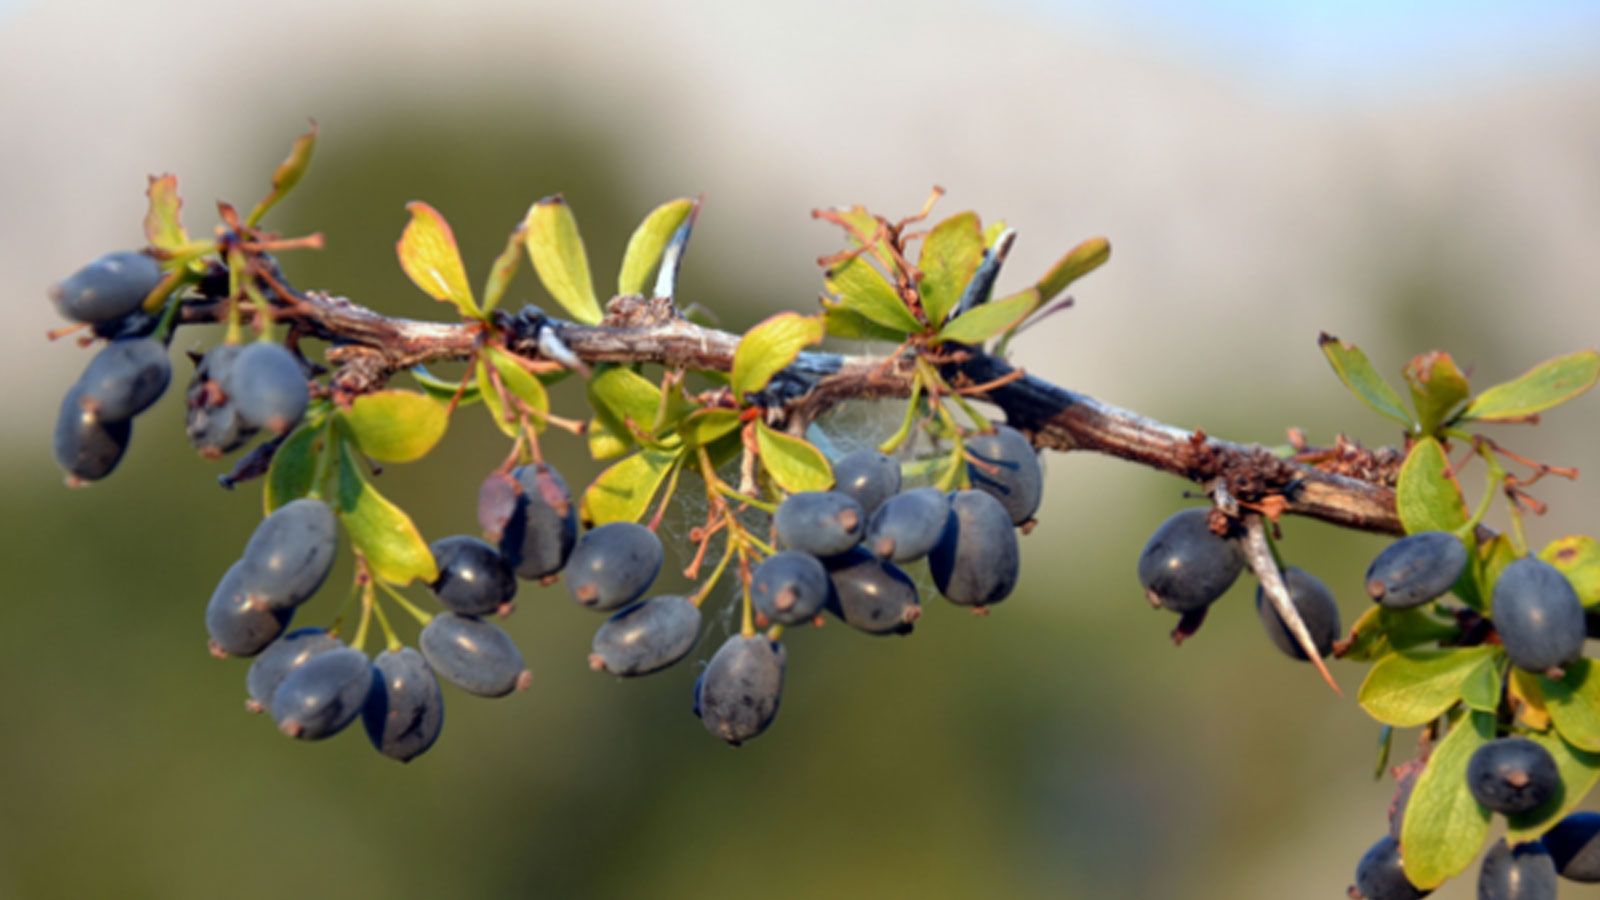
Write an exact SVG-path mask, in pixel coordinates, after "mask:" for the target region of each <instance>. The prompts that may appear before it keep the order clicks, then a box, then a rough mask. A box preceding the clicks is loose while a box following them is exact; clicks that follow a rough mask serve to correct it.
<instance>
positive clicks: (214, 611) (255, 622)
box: [206, 562, 294, 656]
mask: <svg viewBox="0 0 1600 900" xmlns="http://www.w3.org/2000/svg"><path fill="white" fill-rule="evenodd" d="M293 615H294V608H293V607H284V608H277V609H275V608H273V607H271V606H269V605H268V604H267V601H266V598H264V597H262V596H261V595H260V594H257V593H255V592H253V591H251V590H250V587H249V585H248V584H247V582H246V570H245V565H244V563H243V562H236V563H234V564H233V566H232V567H230V568H229V569H228V571H227V574H225V575H223V576H222V581H220V582H218V584H217V589H216V590H215V591H214V592H213V593H212V594H211V602H209V603H207V604H206V631H207V632H209V633H210V634H211V652H212V654H213V655H216V656H255V655H256V654H257V653H260V652H261V651H262V650H264V649H266V647H267V645H268V644H270V643H272V642H273V641H275V640H277V639H278V635H280V634H283V629H284V628H285V627H287V626H288V624H289V619H290V618H291V617H293Z"/></svg>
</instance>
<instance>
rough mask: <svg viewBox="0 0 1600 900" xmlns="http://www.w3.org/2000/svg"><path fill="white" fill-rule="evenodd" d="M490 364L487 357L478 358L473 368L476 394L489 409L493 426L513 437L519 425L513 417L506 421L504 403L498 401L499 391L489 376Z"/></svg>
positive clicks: (517, 431) (485, 407)
mask: <svg viewBox="0 0 1600 900" xmlns="http://www.w3.org/2000/svg"><path fill="white" fill-rule="evenodd" d="M490 365H491V363H490V362H489V361H488V360H487V359H479V360H478V364H477V365H476V366H475V367H474V369H473V372H474V376H473V377H474V379H475V380H476V381H477V383H478V396H480V397H482V398H483V408H484V409H486V410H488V411H489V420H490V421H492V422H494V427H496V428H498V429H500V431H501V432H502V433H503V434H504V435H505V436H506V437H508V438H515V437H516V436H517V434H518V433H519V430H520V428H521V426H520V425H519V424H518V423H517V422H516V420H515V419H513V420H512V421H510V422H508V421H506V408H505V404H503V403H501V402H500V392H499V391H496V390H495V389H494V382H493V381H491V380H490V378H489V366H490Z"/></svg>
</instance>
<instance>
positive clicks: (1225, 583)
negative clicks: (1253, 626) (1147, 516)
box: [1139, 507, 1244, 613]
mask: <svg viewBox="0 0 1600 900" xmlns="http://www.w3.org/2000/svg"><path fill="white" fill-rule="evenodd" d="M1210 521H1211V510H1210V509H1209V508H1205V507H1195V508H1193V509H1185V510H1181V511H1179V512H1177V513H1174V514H1173V515H1172V516H1170V517H1169V518H1168V519H1167V520H1166V521H1165V522H1162V523H1161V526H1160V527H1159V528H1157V529H1156V532H1155V534H1152V535H1151V536H1150V540H1149V542H1148V543H1146V544H1145V545H1144V550H1142V551H1141V552H1140V553H1139V583H1140V584H1142V585H1144V593H1145V596H1146V597H1148V598H1149V599H1150V602H1151V603H1154V604H1157V605H1159V606H1161V607H1162V608H1164V609H1170V610H1172V611H1173V612H1178V613H1186V612H1193V611H1195V610H1199V609H1204V608H1205V607H1207V606H1210V605H1211V604H1212V603H1215V602H1216V600H1217V598H1218V597H1221V596H1222V595H1223V594H1225V593H1227V592H1228V588H1230V587H1232V586H1233V582H1234V581H1235V580H1236V579H1237V578H1238V577H1239V573H1240V572H1241V571H1243V569H1244V553H1243V552H1242V551H1240V549H1239V545H1238V544H1237V543H1235V542H1233V541H1231V540H1229V539H1227V538H1224V537H1219V536H1218V535H1217V534H1215V533H1214V532H1212V530H1211V525H1210Z"/></svg>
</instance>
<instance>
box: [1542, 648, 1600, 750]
mask: <svg viewBox="0 0 1600 900" xmlns="http://www.w3.org/2000/svg"><path fill="white" fill-rule="evenodd" d="M1539 687H1540V688H1541V689H1542V690H1543V692H1544V705H1545V709H1547V710H1549V711H1550V720H1551V721H1552V722H1554V723H1555V726H1556V730H1557V731H1559V732H1561V736H1562V737H1564V738H1566V739H1567V743H1569V744H1571V745H1572V746H1574V747H1577V748H1578V749H1579V750H1588V751H1590V752H1593V753H1600V670H1597V669H1596V667H1595V665H1594V662H1593V661H1592V660H1589V659H1580V660H1578V661H1577V662H1574V663H1572V664H1570V665H1568V666H1567V671H1566V675H1565V676H1564V677H1563V678H1562V679H1561V680H1560V681H1551V680H1550V679H1549V678H1545V679H1543V680H1542V681H1541V682H1540V683H1539Z"/></svg>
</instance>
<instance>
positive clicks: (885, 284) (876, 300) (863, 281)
mask: <svg viewBox="0 0 1600 900" xmlns="http://www.w3.org/2000/svg"><path fill="white" fill-rule="evenodd" d="M824 281H825V283H826V285H827V288H828V291H829V292H830V293H832V294H833V295H834V296H835V297H838V298H839V305H840V306H842V307H844V308H845V309H848V310H850V311H852V312H854V313H857V314H859V315H861V316H862V317H863V318H866V319H867V320H869V321H871V322H875V323H876V324H878V325H881V326H883V327H884V328H887V329H889V330H890V331H893V332H894V333H895V334H897V335H906V334H910V333H912V332H918V331H921V330H922V323H921V322H918V321H917V317H916V316H914V315H912V314H911V310H910V309H908V308H906V304H905V301H903V300H901V299H900V294H899V293H897V292H896V291H895V288H894V285H892V284H890V283H889V280H888V279H886V278H884V277H883V273H881V272H879V271H878V270H877V269H875V268H873V267H872V264H871V263H869V262H867V259H866V254H864V253H863V254H861V255H859V256H854V257H851V258H850V259H848V260H846V261H845V262H842V263H840V264H839V265H837V266H835V267H834V268H833V269H831V270H830V271H829V272H828V274H827V276H826V277H825V279H824Z"/></svg>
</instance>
